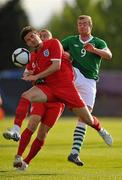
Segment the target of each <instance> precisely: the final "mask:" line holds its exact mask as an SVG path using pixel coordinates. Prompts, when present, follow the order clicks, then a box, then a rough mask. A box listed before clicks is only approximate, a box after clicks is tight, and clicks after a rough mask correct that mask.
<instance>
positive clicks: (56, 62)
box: [22, 40, 63, 81]
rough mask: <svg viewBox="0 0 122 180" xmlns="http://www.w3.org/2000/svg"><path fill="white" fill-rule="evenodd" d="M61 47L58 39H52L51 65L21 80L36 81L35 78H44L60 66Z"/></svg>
mask: <svg viewBox="0 0 122 180" xmlns="http://www.w3.org/2000/svg"><path fill="white" fill-rule="evenodd" d="M62 53H63V49H62V46H61V43H60V42H59V41H58V40H54V41H53V42H52V44H51V54H52V56H51V59H50V61H51V65H50V66H49V67H48V68H47V69H45V70H44V71H42V72H40V73H38V74H36V75H30V76H27V77H23V78H22V79H23V80H26V81H36V80H37V79H42V78H45V77H47V76H49V75H51V74H53V73H55V72H56V71H58V70H59V69H60V68H61V58H62Z"/></svg>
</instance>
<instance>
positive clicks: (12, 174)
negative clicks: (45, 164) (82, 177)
mask: <svg viewBox="0 0 122 180" xmlns="http://www.w3.org/2000/svg"><path fill="white" fill-rule="evenodd" d="M5 173H6V174H5ZM59 175H65V174H61V173H39V172H37V173H29V172H28V173H27V171H17V170H10V171H3V170H2V171H0V177H10V178H11V177H15V176H16V177H15V178H17V177H19V176H25V177H26V176H59ZM0 179H1V178H0Z"/></svg>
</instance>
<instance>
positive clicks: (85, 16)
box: [77, 15, 93, 27]
mask: <svg viewBox="0 0 122 180" xmlns="http://www.w3.org/2000/svg"><path fill="white" fill-rule="evenodd" d="M82 19H87V20H88V22H89V25H90V26H91V27H92V26H93V23H92V18H91V16H87V15H80V16H78V18H77V20H82Z"/></svg>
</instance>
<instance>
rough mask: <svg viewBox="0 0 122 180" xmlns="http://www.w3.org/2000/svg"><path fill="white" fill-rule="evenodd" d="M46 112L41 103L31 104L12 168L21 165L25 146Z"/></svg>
mask: <svg viewBox="0 0 122 180" xmlns="http://www.w3.org/2000/svg"><path fill="white" fill-rule="evenodd" d="M45 111H46V108H45V104H43V103H32V107H31V110H30V119H29V122H28V125H27V128H26V129H25V130H24V131H23V133H22V135H21V139H20V142H19V147H18V151H17V154H16V156H15V160H14V163H13V165H14V167H18V166H20V164H21V161H22V158H21V157H22V154H23V152H24V151H25V149H26V147H27V145H28V144H29V142H30V139H31V136H32V134H33V133H34V132H35V130H36V128H37V126H38V124H39V122H40V119H41V118H42V117H43V116H44V113H45Z"/></svg>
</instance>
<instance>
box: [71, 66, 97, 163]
mask: <svg viewBox="0 0 122 180" xmlns="http://www.w3.org/2000/svg"><path fill="white" fill-rule="evenodd" d="M74 69H75V86H76V88H77V90H78V92H79V94H80V95H81V97H82V98H83V100H84V101H85V103H86V105H87V107H88V109H89V111H90V112H92V109H93V106H94V102H95V97H96V81H94V80H90V79H86V78H85V77H84V76H83V75H82V74H81V73H80V71H79V70H78V69H76V68H74ZM86 130H87V125H86V124H85V123H84V122H80V121H79V119H78V121H77V124H76V127H75V129H74V134H73V144H72V150H71V153H70V155H69V156H68V160H69V161H71V162H73V163H75V164H76V165H81V166H82V164H83V162H82V163H81V160H80V157H79V154H80V151H81V148H82V147H83V143H84V139H85V135H86Z"/></svg>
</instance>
